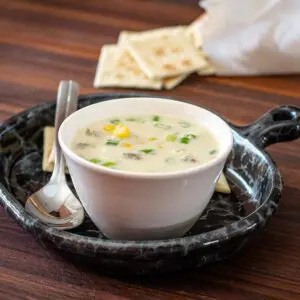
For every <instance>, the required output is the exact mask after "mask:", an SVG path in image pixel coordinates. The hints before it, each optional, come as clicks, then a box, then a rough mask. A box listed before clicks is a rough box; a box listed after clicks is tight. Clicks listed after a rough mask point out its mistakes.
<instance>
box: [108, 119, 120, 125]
mask: <svg viewBox="0 0 300 300" xmlns="http://www.w3.org/2000/svg"><path fill="white" fill-rule="evenodd" d="M109 122H110V123H112V124H119V123H120V119H111V120H109Z"/></svg>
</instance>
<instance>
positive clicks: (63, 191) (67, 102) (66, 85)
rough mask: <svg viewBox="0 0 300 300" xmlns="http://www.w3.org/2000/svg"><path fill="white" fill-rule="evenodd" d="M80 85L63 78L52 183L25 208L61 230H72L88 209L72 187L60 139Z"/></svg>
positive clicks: (29, 200)
mask: <svg viewBox="0 0 300 300" xmlns="http://www.w3.org/2000/svg"><path fill="white" fill-rule="evenodd" d="M78 91H79V86H78V84H77V83H76V82H74V81H61V82H60V84H59V88H58V93H57V100H56V114H55V143H54V145H55V165H54V169H53V173H52V175H51V178H50V180H49V182H48V183H47V184H46V185H45V186H44V187H42V188H41V189H40V190H38V191H37V192H35V193H34V194H32V195H31V196H30V197H29V198H28V199H27V200H26V203H25V210H26V211H27V212H28V213H30V214H31V215H32V216H34V217H36V218H37V219H39V220H40V221H41V222H42V223H44V224H47V225H48V226H51V227H55V228H57V229H61V230H63V229H72V228H75V227H77V226H79V225H80V224H81V223H82V222H83V219H84V209H83V207H82V205H81V203H80V201H79V200H78V199H77V198H76V197H75V195H74V194H73V192H72V191H71V190H70V188H69V186H68V184H67V181H66V176H65V159H64V156H63V153H62V151H61V148H60V145H59V142H58V130H59V127H60V125H61V123H62V122H63V120H64V119H65V118H66V117H68V116H69V115H70V114H72V113H73V112H74V111H75V110H76V109H77V101H78Z"/></svg>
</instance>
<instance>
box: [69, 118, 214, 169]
mask: <svg viewBox="0 0 300 300" xmlns="http://www.w3.org/2000/svg"><path fill="white" fill-rule="evenodd" d="M71 148H72V150H73V151H74V152H75V153H76V154H77V155H79V156H81V157H82V158H84V159H86V160H88V161H90V162H92V163H94V164H99V165H101V166H103V167H107V168H113V169H119V170H124V171H132V172H149V173H150V172H151V173H153V172H171V171H179V170H183V169H187V168H191V167H195V166H197V165H201V164H204V163H207V162H208V161H210V160H212V159H214V158H215V157H216V155H217V154H218V150H219V145H218V142H217V140H216V139H215V137H214V135H213V134H212V133H211V132H210V131H209V130H208V129H207V128H206V127H205V126H203V125H199V124H196V123H194V122H191V121H189V120H183V119H179V118H176V117H172V116H159V115H157V116H153V115H134V116H119V117H114V118H109V119H105V120H99V121H97V122H95V123H93V124H90V125H89V126H87V127H85V128H81V129H79V130H78V131H77V133H76V136H75V138H74V139H73V141H72V145H71Z"/></svg>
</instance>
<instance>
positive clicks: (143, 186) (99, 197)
mask: <svg viewBox="0 0 300 300" xmlns="http://www.w3.org/2000/svg"><path fill="white" fill-rule="evenodd" d="M133 114H144V115H145V114H159V115H173V116H177V117H181V118H183V119H190V120H191V121H194V122H198V123H201V124H204V125H206V126H207V127H208V128H209V129H210V130H211V132H212V133H213V134H214V135H215V137H216V138H217V140H218V141H219V154H218V156H217V157H216V158H215V159H214V160H212V161H210V162H208V163H206V164H205V165H201V166H198V167H194V168H190V169H185V170H183V171H176V172H172V173H135V172H125V171H120V170H113V169H108V168H104V167H101V166H98V165H95V164H92V163H90V162H88V161H86V160H84V159H82V158H80V157H79V156H77V155H76V154H75V153H74V152H73V151H72V150H71V149H70V148H69V147H70V144H71V141H72V139H73V137H74V134H75V133H76V131H77V130H78V129H79V128H82V127H85V126H87V125H89V124H91V123H93V122H96V121H97V120H100V119H104V118H109V117H112V116H118V115H133ZM59 142H60V144H61V147H62V149H63V152H64V155H65V158H66V161H67V164H68V167H69V170H70V174H71V177H72V181H73V184H74V186H75V189H76V191H77V193H78V196H79V198H80V200H81V202H82V204H83V206H84V208H85V210H86V212H87V213H88V215H89V216H90V218H91V219H92V221H93V222H94V223H95V225H96V226H97V227H98V228H99V229H100V230H101V231H102V232H103V233H104V234H105V235H106V236H107V237H109V238H111V239H125V240H128V239H129V240H147V239H162V238H170V237H178V236H182V235H183V234H184V233H186V232H187V231H188V230H189V229H190V228H191V227H192V226H193V225H194V223H195V222H196V221H197V219H198V217H199V216H200V214H201V213H202V212H203V210H204V209H205V207H206V206H207V204H208V202H209V200H210V198H211V196H212V194H213V192H214V188H215V184H216V182H217V179H218V177H219V175H220V173H221V171H222V170H223V167H224V164H225V162H226V158H227V156H228V154H229V153H230V150H231V147H232V134H231V129H230V128H229V126H228V125H227V124H226V123H225V122H224V121H223V120H222V119H220V118H219V117H218V116H216V115H215V114H213V113H211V112H209V111H207V110H205V109H203V108H200V107H197V106H194V105H191V104H187V103H184V102H179V101H174V100H166V99H159V98H122V99H117V100H110V101H105V102H101V103H98V104H94V105H91V106H88V107H85V108H83V109H81V110H79V111H77V112H75V113H74V114H72V115H71V116H69V117H68V118H67V119H66V120H65V121H64V122H63V124H62V126H61V127H60V131H59Z"/></svg>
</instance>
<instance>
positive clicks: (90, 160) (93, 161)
mask: <svg viewBox="0 0 300 300" xmlns="http://www.w3.org/2000/svg"><path fill="white" fill-rule="evenodd" d="M89 162H91V163H93V164H102V160H100V159H98V158H91V159H89Z"/></svg>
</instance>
